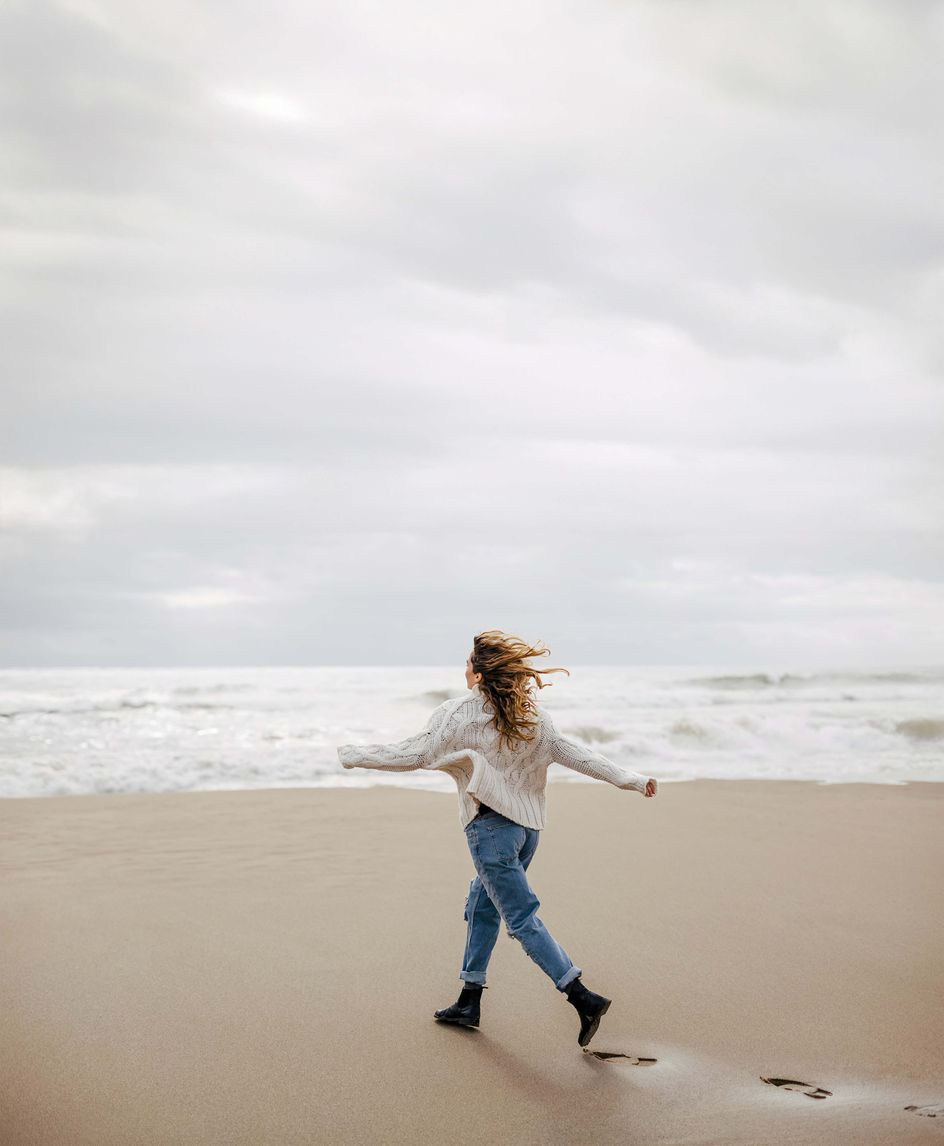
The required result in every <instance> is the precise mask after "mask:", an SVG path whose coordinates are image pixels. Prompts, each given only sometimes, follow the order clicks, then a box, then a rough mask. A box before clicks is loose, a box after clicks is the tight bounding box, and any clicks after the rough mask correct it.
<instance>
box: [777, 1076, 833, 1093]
mask: <svg viewBox="0 0 944 1146" xmlns="http://www.w3.org/2000/svg"><path fill="white" fill-rule="evenodd" d="M760 1080H761V1082H769V1083H770V1085H771V1086H779V1087H780V1088H781V1090H796V1091H798V1092H799V1093H800V1094H805V1095H807V1096H808V1097H810V1098H829V1097H830V1095H831V1094H832V1091H831V1090H823V1088H822V1087H821V1086H814V1085H813V1084H812V1083H811V1082H797V1080H796V1079H795V1078H764V1076H763V1075H761V1076H760Z"/></svg>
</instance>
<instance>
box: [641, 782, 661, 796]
mask: <svg viewBox="0 0 944 1146" xmlns="http://www.w3.org/2000/svg"><path fill="white" fill-rule="evenodd" d="M658 787H659V785H658V784H657V783H656V781H655V780H653V779H652V777H650V778H649V779H648V780H647V781H646V790H645V792H643V795H644V796H654V795H655V794H656V791H657V790H658Z"/></svg>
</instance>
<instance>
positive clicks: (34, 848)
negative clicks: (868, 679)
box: [0, 780, 944, 1146]
mask: <svg viewBox="0 0 944 1146" xmlns="http://www.w3.org/2000/svg"><path fill="white" fill-rule="evenodd" d="M442 795H443V793H439V792H432V791H427V790H407V789H404V788H397V787H393V786H376V787H370V788H363V789H359V790H356V791H351V790H347V789H343V788H327V787H320V788H273V789H255V790H248V791H213V792H198V791H197V792H166V793H142V794H138V793H116V794H109V795H102V796H47V797H18V798H15V799H8V800H3V801H0V821H2V826H3V830H2V857H0V859H2V867H3V871H4V879H3V882H2V885H0V897H2V907H3V910H2V917H3V919H4V921H5V932H6V934H5V941H4V946H3V955H2V962H3V966H2V972H3V973H2V975H0V1013H2V1014H3V1015H4V1021H3V1037H2V1040H0V1053H2V1066H3V1070H2V1080H3V1081H2V1082H0V1088H2V1091H0V1111H2V1114H0V1118H2V1125H0V1132H2V1134H0V1138H2V1141H3V1143H4V1146H7V1144H9V1146H28V1144H29V1146H34V1144H35V1146H40V1144H42V1146H51V1144H53V1143H55V1144H56V1146H59V1144H60V1143H61V1144H63V1146H65V1144H69V1146H73V1144H74V1146H82V1144H84V1143H89V1144H92V1143H94V1144H95V1146H106V1144H112V1143H114V1144H116V1146H117V1144H119V1143H121V1144H124V1143H128V1144H129V1146H130V1144H131V1143H134V1144H135V1146H147V1144H150V1143H154V1144H155V1146H157V1144H158V1143H159V1144H161V1146H170V1144H172V1143H178V1142H179V1143H208V1144H214V1146H215V1144H216V1143H220V1144H222V1143H243V1142H245V1143H247V1144H249V1143H253V1144H258V1143H263V1142H264V1143H282V1142H285V1143H296V1142H297V1143H302V1142H319V1143H321V1142H330V1143H334V1142H337V1143H360V1142H364V1143H367V1142H377V1143H381V1142H382V1143H399V1142H404V1143H406V1142H429V1143H439V1142H443V1141H451V1142H470V1143H471V1142H477V1143H481V1142H483V1141H484V1142H488V1141H497V1140H501V1141H505V1142H515V1143H517V1142H521V1143H531V1142H534V1143H538V1142H541V1143H544V1142H561V1143H563V1142H582V1143H596V1142H599V1143H608V1142H614V1143H615V1142H625V1141H640V1142H647V1143H649V1142H673V1143H705V1142H718V1143H730V1144H739V1143H744V1144H745V1146H747V1144H748V1143H750V1144H751V1146H756V1144H757V1143H760V1142H765V1143H767V1142H769V1143H778V1142H789V1143H791V1144H793V1143H807V1142H808V1143H811V1144H813V1143H824V1144H826V1143H828V1144H830V1146H833V1144H836V1146H841V1144H842V1143H846V1142H848V1143H850V1144H851V1143H856V1144H857V1146H858V1144H861V1143H873V1142H874V1143H888V1142H895V1143H910V1142H925V1141H934V1140H936V1138H935V1137H934V1135H935V1133H938V1132H939V1131H940V1123H941V1119H940V1118H938V1119H937V1120H934V1119H930V1118H927V1117H921V1116H920V1115H919V1114H918V1113H916V1112H914V1111H912V1112H909V1111H906V1110H905V1107H906V1106H907V1105H909V1104H911V1105H916V1106H918V1107H921V1106H925V1105H932V1104H935V1103H941V1102H944V1061H942V1059H944V1053H942V1050H941V1046H942V1040H941V1030H942V1022H944V1013H942V1011H944V1008H942V1003H941V991H940V983H941V970H942V966H944V926H942V923H941V913H940V893H939V883H940V874H941V871H942V870H944V864H942V860H944V841H942V833H941V831H940V822H941V812H942V810H944V785H940V784H935V783H921V782H912V783H908V784H903V785H897V784H896V785H884V784H853V783H842V784H822V783H816V782H811V781H799V780H778V781H774V780H731V781H726V780H697V781H684V782H682V781H680V782H678V783H673V784H666V785H662V786H660V794H659V796H658V797H657V798H656V799H654V800H645V799H643V798H642V797H640V796H639V795H638V794H637V793H631V792H623V791H620V790H617V789H615V788H612V787H610V786H609V785H604V784H555V785H549V787H548V826H547V828H546V830H545V831H544V832H543V833H542V838H541V843H540V846H539V848H538V852H537V855H536V856H535V859H534V862H533V864H532V866H531V870H530V873H529V874H530V878H531V882H532V884H533V886H534V888H535V890H536V892H537V894H538V896H539V898H540V899H541V903H542V907H541V910H540V914H541V916H542V918H543V919H544V920H545V922H546V923H547V925H548V927H549V928H550V930H551V931H552V933H553V934H554V935H555V936H556V938H558V939H559V941H560V942H561V943H562V944H563V945H564V947H565V948H566V949H567V950H568V952H569V953H570V954H571V955H572V957H573V958H574V960H575V961H576V962H577V963H578V965H579V966H581V967H583V969H584V977H585V980H586V982H587V984H588V986H590V987H591V988H593V989H595V990H599V991H602V992H604V993H606V994H608V995H609V996H610V997H612V998H613V1000H614V1002H613V1005H612V1007H611V1009H610V1012H609V1013H608V1015H607V1016H606V1017H605V1019H604V1021H603V1023H602V1024H601V1027H600V1031H599V1033H598V1034H597V1036H596V1037H595V1039H594V1041H593V1043H592V1044H591V1047H590V1049H591V1050H592V1051H596V1052H605V1053H610V1054H613V1055H626V1056H628V1057H626V1058H612V1059H608V1060H600V1059H596V1058H593V1057H592V1056H590V1055H587V1054H584V1053H583V1052H582V1051H581V1050H580V1048H579V1047H578V1046H577V1044H576V1031H577V1019H576V1016H575V1014H574V1012H573V1010H572V1008H570V1007H569V1006H568V1005H567V1004H566V1001H565V1000H564V999H563V996H561V995H560V994H559V993H558V992H556V991H555V990H554V988H553V986H552V985H551V984H550V982H549V981H548V980H547V979H546V977H545V976H544V975H543V973H542V972H540V971H539V970H538V968H537V967H535V966H534V964H532V963H531V962H530V960H528V959H527V957H526V956H525V955H524V953H523V952H522V950H521V949H520V946H519V945H518V944H516V943H515V942H514V941H512V940H510V939H509V938H508V937H507V935H506V934H505V932H504V929H503V931H502V933H501V935H500V937H499V941H498V944H497V947H496V951H495V954H494V956H493V960H492V964H491V967H490V969H489V980H488V983H489V989H488V990H487V991H485V992H484V998H483V1007H482V1027H481V1028H480V1029H479V1030H478V1031H462V1030H457V1029H455V1028H451V1027H446V1026H444V1025H442V1024H437V1023H435V1022H433V1021H432V1012H433V1010H434V1009H436V1008H438V1007H441V1006H444V1005H446V1004H447V1003H449V1002H452V1001H453V1000H454V998H455V996H456V994H457V993H458V988H459V986H460V984H459V981H458V970H459V964H460V960H461V955H462V947H463V943H464V937H465V923H464V921H463V919H462V911H463V902H464V897H465V895H466V893H467V890H468V883H469V880H470V879H471V878H472V876H473V874H474V870H473V868H472V863H471V858H470V857H469V854H468V849H467V846H466V842H465V837H464V835H463V833H462V830H461V827H460V823H459V819H458V810H457V802H456V801H455V798H454V797H453V798H452V799H447V800H446V801H444V800H443V799H442ZM639 1057H641V1058H643V1059H646V1058H654V1059H655V1060H656V1061H655V1062H653V1063H648V1064H645V1063H640V1064H636V1063H635V1061H634V1060H635V1059H636V1058H639ZM761 1076H764V1077H773V1078H787V1079H796V1080H800V1081H803V1082H806V1083H809V1084H811V1086H813V1087H819V1088H822V1089H823V1090H827V1091H829V1092H830V1094H829V1095H828V1096H827V1097H825V1098H823V1099H819V1100H817V1099H814V1098H811V1097H809V1096H808V1095H807V1094H804V1093H801V1092H796V1091H788V1090H786V1089H784V1088H782V1087H778V1086H773V1085H769V1084H765V1083H764V1082H762V1081H761Z"/></svg>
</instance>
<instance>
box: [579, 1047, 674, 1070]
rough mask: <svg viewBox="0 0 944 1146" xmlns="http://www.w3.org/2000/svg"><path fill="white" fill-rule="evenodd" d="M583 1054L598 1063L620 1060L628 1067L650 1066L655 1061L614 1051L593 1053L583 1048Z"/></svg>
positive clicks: (587, 1048)
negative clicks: (598, 1061) (597, 1060)
mask: <svg viewBox="0 0 944 1146" xmlns="http://www.w3.org/2000/svg"><path fill="white" fill-rule="evenodd" d="M583 1053H584V1054H588V1055H590V1057H591V1058H598V1059H599V1060H600V1062H613V1061H614V1060H616V1059H620V1060H621V1061H622V1062H623V1063H624V1064H625V1063H628V1064H629V1065H630V1066H652V1064H653V1063H654V1062H655V1061H656V1060H655V1059H654V1058H643V1057H642V1056H641V1055H636V1054H620V1053H618V1052H616V1051H594V1050H590V1049H589V1047H584V1048H583Z"/></svg>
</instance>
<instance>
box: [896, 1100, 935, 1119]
mask: <svg viewBox="0 0 944 1146" xmlns="http://www.w3.org/2000/svg"><path fill="white" fill-rule="evenodd" d="M905 1110H910V1111H912V1113H914V1114H923V1115H924V1117H925V1118H937V1117H938V1116H939V1115H940V1117H941V1118H944V1102H938V1103H936V1104H935V1105H934V1106H906V1107H905Z"/></svg>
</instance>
